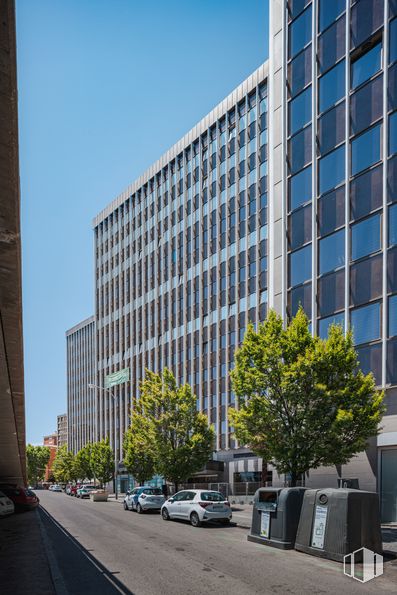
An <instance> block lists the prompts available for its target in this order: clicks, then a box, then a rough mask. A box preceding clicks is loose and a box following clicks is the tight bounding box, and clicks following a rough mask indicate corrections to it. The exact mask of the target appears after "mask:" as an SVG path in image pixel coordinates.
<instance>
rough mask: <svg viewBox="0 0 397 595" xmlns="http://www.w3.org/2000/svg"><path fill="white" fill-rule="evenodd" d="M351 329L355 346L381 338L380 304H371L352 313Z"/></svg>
mask: <svg viewBox="0 0 397 595" xmlns="http://www.w3.org/2000/svg"><path fill="white" fill-rule="evenodd" d="M351 327H352V330H353V336H354V343H355V345H361V344H362V343H369V342H370V341H376V339H379V338H380V303H379V302H377V303H376V304H369V305H368V306H363V307H361V308H357V309H356V310H352V311H351Z"/></svg>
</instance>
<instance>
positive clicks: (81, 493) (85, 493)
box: [76, 486, 98, 498]
mask: <svg viewBox="0 0 397 595" xmlns="http://www.w3.org/2000/svg"><path fill="white" fill-rule="evenodd" d="M97 489H98V488H97V487H96V486H81V487H80V488H78V489H77V492H76V496H77V498H89V497H90V493H91V492H92V491H93V490H97Z"/></svg>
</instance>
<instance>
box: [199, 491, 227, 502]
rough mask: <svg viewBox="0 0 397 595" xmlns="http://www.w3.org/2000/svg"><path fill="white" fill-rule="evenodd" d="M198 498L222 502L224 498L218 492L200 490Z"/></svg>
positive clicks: (205, 500)
mask: <svg viewBox="0 0 397 595" xmlns="http://www.w3.org/2000/svg"><path fill="white" fill-rule="evenodd" d="M200 498H201V499H202V500H203V501H204V502H223V501H224V500H225V498H224V496H222V494H220V493H219V492H201V496H200Z"/></svg>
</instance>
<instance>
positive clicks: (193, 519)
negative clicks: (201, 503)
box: [190, 512, 201, 527]
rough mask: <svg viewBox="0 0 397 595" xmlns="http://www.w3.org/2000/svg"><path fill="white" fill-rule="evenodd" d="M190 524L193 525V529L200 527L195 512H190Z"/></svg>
mask: <svg viewBox="0 0 397 595" xmlns="http://www.w3.org/2000/svg"><path fill="white" fill-rule="evenodd" d="M190 524H191V525H193V527H200V525H201V521H200V518H199V515H198V514H197V512H192V514H191V515H190Z"/></svg>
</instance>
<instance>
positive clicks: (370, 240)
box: [352, 215, 380, 260]
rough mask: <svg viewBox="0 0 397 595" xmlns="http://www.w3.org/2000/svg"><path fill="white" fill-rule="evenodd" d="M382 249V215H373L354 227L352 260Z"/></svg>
mask: <svg viewBox="0 0 397 595" xmlns="http://www.w3.org/2000/svg"><path fill="white" fill-rule="evenodd" d="M379 249H380V215H373V216H372V217H368V219H364V221H361V222H360V223H356V224H355V225H353V226H352V260H357V259H358V258H362V257H363V256H367V255H368V254H372V253H373V252H377V251H378V250H379Z"/></svg>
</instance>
